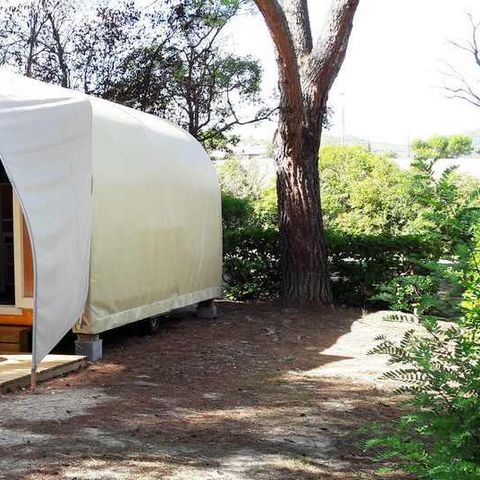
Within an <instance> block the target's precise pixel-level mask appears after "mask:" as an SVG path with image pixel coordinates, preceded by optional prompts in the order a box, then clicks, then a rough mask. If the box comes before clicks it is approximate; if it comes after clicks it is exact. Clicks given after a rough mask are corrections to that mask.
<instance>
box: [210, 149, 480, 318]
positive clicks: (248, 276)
mask: <svg viewBox="0 0 480 480" xmlns="http://www.w3.org/2000/svg"><path fill="white" fill-rule="evenodd" d="M454 143H455V142H454ZM452 151H453V147H452ZM457 151H458V149H457ZM247 165H248V164H246V163H242V162H240V161H238V160H236V159H229V160H227V161H225V162H223V164H222V165H221V166H219V167H218V170H219V176H220V180H221V185H222V190H223V191H224V192H225V193H226V194H227V197H231V198H230V200H228V201H229V202H230V203H232V202H235V200H234V198H237V199H242V202H243V203H241V205H242V209H243V210H241V212H242V215H239V214H234V213H228V210H226V208H228V206H227V207H225V199H224V214H226V215H227V219H225V218H224V223H225V225H226V228H227V230H230V229H235V237H234V238H235V241H234V242H233V241H229V242H226V244H225V255H226V258H227V260H226V262H225V269H226V272H227V274H228V276H229V285H230V287H228V290H229V292H230V295H237V296H239V297H240V298H245V297H249V298H251V297H253V296H254V293H255V292H257V293H258V294H259V295H260V296H262V297H267V296H275V295H277V293H278V285H275V284H274V282H267V283H266V282H265V281H264V279H267V278H268V279H272V280H274V281H275V282H277V281H278V280H279V277H278V273H277V274H275V273H274V272H273V270H272V268H273V267H274V266H276V265H278V263H279V258H278V250H277V245H278V238H277V239H275V241H272V240H273V237H274V236H275V235H277V236H278V232H277V230H276V228H277V227H276V226H277V216H278V212H277V198H276V189H275V187H273V186H272V187H269V188H264V186H263V185H264V179H263V178H261V176H260V174H259V171H258V169H256V168H253V167H250V166H248V167H247ZM433 167H434V163H432V162H431V161H428V162H426V161H422V160H418V159H417V161H416V162H415V164H414V166H413V167H412V168H411V169H410V170H406V171H403V170H401V169H400V168H399V167H398V166H396V165H395V164H394V163H393V161H392V159H391V158H388V157H385V156H381V155H375V154H372V153H371V152H369V151H368V150H366V149H365V148H363V147H339V146H337V147H325V148H323V149H322V151H321V155H320V171H321V179H322V207H323V211H324V216H325V224H326V240H327V247H328V251H329V263H330V272H331V276H332V280H333V284H332V288H333V293H334V298H335V301H336V302H338V303H342V304H349V305H369V306H372V305H374V306H382V307H385V306H390V307H391V308H395V309H400V310H403V311H407V312H412V311H414V310H419V309H420V310H422V311H439V310H442V312H443V314H444V315H452V314H453V313H455V305H454V304H455V303H458V301H459V296H460V295H461V289H460V288H459V286H458V285H457V284H458V274H457V270H458V269H459V268H461V264H462V255H460V253H459V252H460V249H459V246H460V245H463V244H465V243H466V242H467V243H468V241H469V239H471V225H472V224H474V223H475V221H476V219H477V218H478V211H477V209H476V207H477V203H478V193H477V191H478V181H476V180H473V179H470V178H467V177H464V176H460V175H458V174H457V173H456V172H455V170H454V169H450V170H448V171H446V172H444V173H443V175H440V176H436V175H435V174H434V168H433ZM230 210H232V209H230ZM229 218H231V219H233V220H229ZM244 227H245V228H244ZM246 227H248V228H246ZM265 230H268V239H269V241H268V245H269V248H272V249H273V250H270V251H267V250H266V249H265V248H264V245H262V242H263V241H265ZM226 234H227V236H228V235H230V232H228V231H227V232H226ZM249 235H251V236H253V237H252V238H249ZM232 247H234V249H235V252H234V253H233V254H232V255H231V250H230V248H232ZM242 247H243V248H245V249H246V250H245V251H244V252H243V254H244V259H245V261H244V262H241V261H240V259H241V256H242V253H241V248H242ZM464 256H465V255H463V257H464ZM440 259H443V260H449V263H448V266H447V265H444V264H440V263H439V260H440ZM231 262H235V265H233V264H232V263H231ZM230 271H234V272H235V274H230ZM256 277H258V279H259V286H258V288H257V289H255V288H254V287H253V285H254V284H255V281H256ZM242 282H245V289H243V290H242ZM418 294H421V301H420V300H419V298H417V295H418ZM450 303H451V304H452V305H450Z"/></svg>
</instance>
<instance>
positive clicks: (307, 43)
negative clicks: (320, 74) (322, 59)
mask: <svg viewBox="0 0 480 480" xmlns="http://www.w3.org/2000/svg"><path fill="white" fill-rule="evenodd" d="M283 10H284V12H285V17H286V18H287V22H288V26H289V28H290V32H291V34H292V40H293V44H294V46H295V51H296V55H297V58H298V59H299V61H300V63H302V60H304V59H305V58H306V57H307V56H308V55H309V54H310V52H311V51H312V48H313V39H312V30H311V27H310V16H309V12H308V3H307V0H283Z"/></svg>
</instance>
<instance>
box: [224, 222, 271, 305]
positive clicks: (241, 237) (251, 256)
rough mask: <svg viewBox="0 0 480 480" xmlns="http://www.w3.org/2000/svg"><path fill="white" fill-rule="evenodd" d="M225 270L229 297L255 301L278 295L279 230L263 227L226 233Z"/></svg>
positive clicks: (252, 226) (226, 231) (227, 295)
mask: <svg viewBox="0 0 480 480" xmlns="http://www.w3.org/2000/svg"><path fill="white" fill-rule="evenodd" d="M223 250H224V271H225V273H226V275H225V276H226V280H227V287H226V289H225V295H226V297H227V298H234V299H242V300H252V299H264V298H272V297H273V298H275V297H277V296H278V295H279V289H280V269H279V250H278V231H277V230H276V229H274V228H268V227H267V228H265V227H263V226H261V225H250V226H247V227H246V228H241V229H235V230H225V231H224V234H223Z"/></svg>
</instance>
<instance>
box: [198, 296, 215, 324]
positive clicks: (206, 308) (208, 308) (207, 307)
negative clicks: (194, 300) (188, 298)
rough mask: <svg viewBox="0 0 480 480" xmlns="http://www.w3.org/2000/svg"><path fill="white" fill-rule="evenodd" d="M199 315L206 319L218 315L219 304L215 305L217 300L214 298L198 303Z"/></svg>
mask: <svg viewBox="0 0 480 480" xmlns="http://www.w3.org/2000/svg"><path fill="white" fill-rule="evenodd" d="M197 317H198V318H206V319H212V318H217V317H218V311H217V306H216V305H215V300H213V298H212V299H210V300H205V301H204V302H200V303H199V304H198V305H197Z"/></svg>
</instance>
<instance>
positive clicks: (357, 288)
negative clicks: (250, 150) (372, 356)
mask: <svg viewBox="0 0 480 480" xmlns="http://www.w3.org/2000/svg"><path fill="white" fill-rule="evenodd" d="M245 225H246V227H245V228H235V229H233V230H231V229H226V230H225V231H224V271H225V273H226V279H227V288H226V294H227V296H229V297H230V298H238V299H245V298H255V297H258V298H272V297H276V296H277V295H278V294H279V289H280V273H279V262H280V260H279V250H278V248H279V243H278V241H279V238H278V230H277V229H276V228H272V227H265V226H264V225H263V224H262V223H261V222H260V223H257V224H255V223H254V222H253V223H250V224H247V223H245ZM326 240H327V246H328V250H329V259H330V272H331V275H332V279H333V285H332V287H333V291H334V298H335V301H336V302H338V303H343V304H348V305H365V304H367V303H369V298H370V297H371V296H372V295H373V294H374V293H375V292H376V291H377V286H378V285H379V284H381V283H382V282H386V281H388V280H390V279H392V278H393V277H396V276H398V275H400V274H405V273H406V272H411V271H413V270H414V269H415V268H418V265H419V264H420V263H421V262H422V261H423V262H426V261H428V259H430V258H434V257H435V256H436V252H437V250H438V247H437V246H435V245H433V244H428V243H426V242H424V241H423V240H422V239H420V238H417V237H413V236H411V237H387V236H383V237H382V236H375V235H372V236H369V235H347V234H344V233H342V232H331V231H327V232H326Z"/></svg>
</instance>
